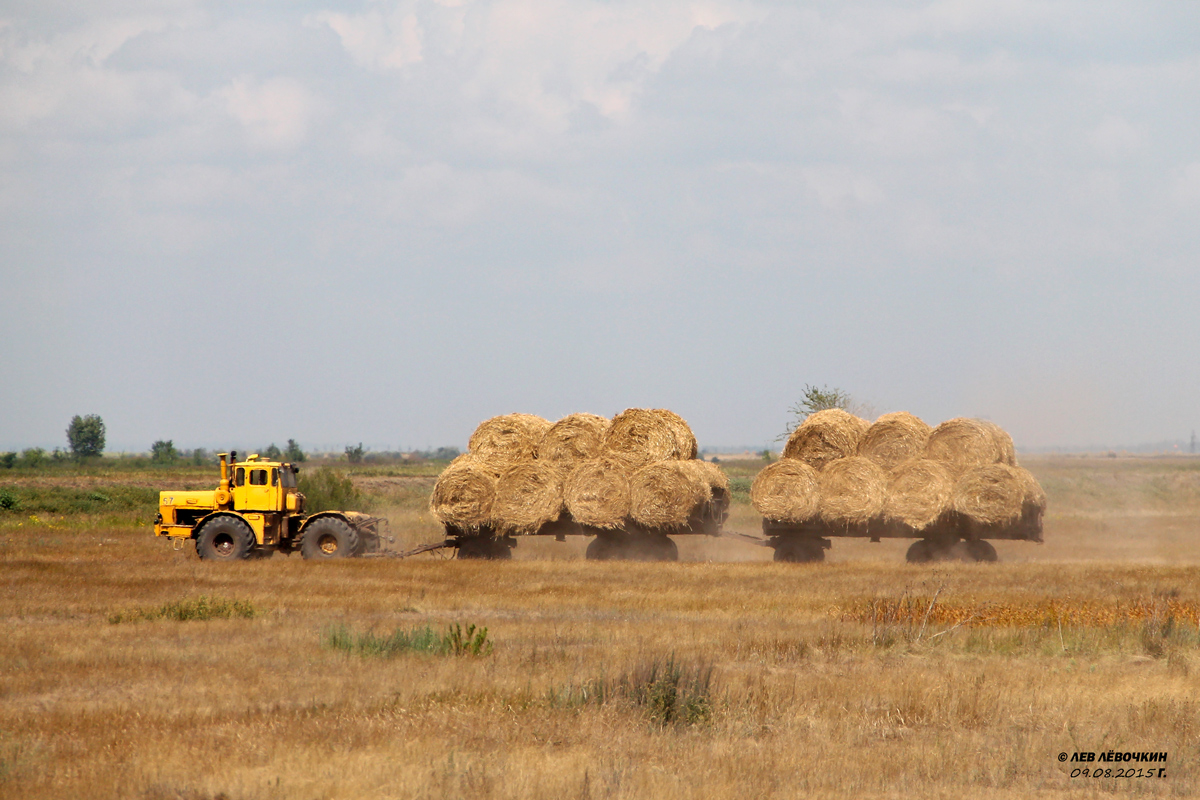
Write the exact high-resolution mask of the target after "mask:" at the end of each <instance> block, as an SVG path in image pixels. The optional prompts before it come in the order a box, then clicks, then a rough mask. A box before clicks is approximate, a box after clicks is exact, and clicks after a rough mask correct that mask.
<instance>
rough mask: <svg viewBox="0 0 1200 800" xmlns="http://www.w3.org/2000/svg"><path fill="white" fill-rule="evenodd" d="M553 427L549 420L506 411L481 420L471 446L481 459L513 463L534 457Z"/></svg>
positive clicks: (470, 448) (507, 463) (499, 462)
mask: <svg viewBox="0 0 1200 800" xmlns="http://www.w3.org/2000/svg"><path fill="white" fill-rule="evenodd" d="M549 428H550V422H549V421H547V420H544V419H542V418H541V417H538V416H534V415H533V414H502V415H501V416H498V417H492V418H491V419H488V420H484V421H483V422H481V423H479V427H478V428H476V429H475V432H474V433H472V434H471V439H470V440H469V441H468V442H467V448H468V449H469V450H470V452H472V453H474V454H475V455H477V456H480V457H481V458H486V459H487V460H489V461H492V462H494V463H496V464H502V465H505V466H512V465H514V464H519V463H521V462H524V461H530V460H532V459H533V456H534V453H535V452H536V451H537V446H538V443H539V442H541V440H542V437H543V436H544V435H545V434H546V431H547V430H549Z"/></svg>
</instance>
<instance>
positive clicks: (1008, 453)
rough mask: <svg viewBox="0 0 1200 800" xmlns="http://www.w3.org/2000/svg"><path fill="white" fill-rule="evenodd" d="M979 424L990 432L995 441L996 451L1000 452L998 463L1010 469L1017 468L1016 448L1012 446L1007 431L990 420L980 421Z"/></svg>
mask: <svg viewBox="0 0 1200 800" xmlns="http://www.w3.org/2000/svg"><path fill="white" fill-rule="evenodd" d="M980 422H982V423H983V424H984V425H985V426H986V427H987V429H988V430H990V431H991V432H992V438H993V439H995V440H996V449H997V450H999V452H1000V463H1001V464H1008V465H1009V466H1010V467H1015V466H1017V448H1016V447H1015V446H1014V445H1013V440H1012V437H1011V436H1009V435H1008V431H1006V430H1004V428H1001V427H1000V426H999V425H997V424H996V423H994V422H992V421H991V420H986V419H981V420H980Z"/></svg>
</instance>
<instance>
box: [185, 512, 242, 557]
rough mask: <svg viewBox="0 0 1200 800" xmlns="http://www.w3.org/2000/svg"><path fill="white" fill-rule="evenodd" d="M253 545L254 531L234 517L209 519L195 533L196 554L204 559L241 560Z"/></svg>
mask: <svg viewBox="0 0 1200 800" xmlns="http://www.w3.org/2000/svg"><path fill="white" fill-rule="evenodd" d="M254 545H255V541H254V531H252V530H250V526H249V525H247V524H246V523H245V522H243V521H242V520H240V519H238V518H236V517H217V518H216V519H210V520H209V521H208V522H206V523H204V524H203V525H202V526H200V531H199V533H197V534H196V555H198V556H200V558H201V559H202V560H204V561H243V560H245V559H247V558H249V557H250V553H251V551H252V550H253V548H254Z"/></svg>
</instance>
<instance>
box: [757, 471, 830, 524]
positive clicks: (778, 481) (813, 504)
mask: <svg viewBox="0 0 1200 800" xmlns="http://www.w3.org/2000/svg"><path fill="white" fill-rule="evenodd" d="M820 498H821V495H820V490H819V489H818V487H817V471H816V470H815V469H813V468H812V467H810V466H809V465H808V464H805V463H804V462H803V461H798V460H797V459H794V458H781V459H779V460H778V461H776V462H775V463H773V464H768V465H767V466H765V467H763V469H762V470H760V471H759V473H758V475H757V476H755V478H754V483H753V484H752V485H751V486H750V502H751V503H753V504H754V509H755V510H756V511H757V512H758V513H760V514H762V515H763V516H764V517H766V518H767V519H772V520H777V521H779V522H791V523H795V524H800V523H804V522H808V521H810V520H811V519H812V518H813V517H815V516H816V515H817V510H818V507H819V505H820Z"/></svg>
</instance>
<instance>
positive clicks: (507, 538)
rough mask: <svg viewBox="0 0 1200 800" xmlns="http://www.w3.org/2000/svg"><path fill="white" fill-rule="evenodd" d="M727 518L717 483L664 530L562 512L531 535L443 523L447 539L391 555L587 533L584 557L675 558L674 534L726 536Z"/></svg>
mask: <svg viewBox="0 0 1200 800" xmlns="http://www.w3.org/2000/svg"><path fill="white" fill-rule="evenodd" d="M728 518H729V493H728V492H727V491H725V489H723V488H721V487H719V486H717V487H713V489H712V498H711V499H710V500H708V501H707V502H705V503H703V504H701V505H700V506H698V507H697V508H696V509H695V510H694V511H693V512H692V514H691V516H690V517H689V519H688V521H687V524H686V525H683V526H681V527H678V528H671V529H668V530H662V529H654V528H646V527H644V526H641V525H638V524H637V523H635V522H633V521H632V520H626V521H625V523H624V524H623V525H622V526H621V527H619V528H598V527H594V526H591V525H583V524H581V523H579V522H576V521H575V520H574V519H572V518H571V515H570V513H569V512H566V511H564V512H563V513H562V515H561V516H559V518H558V519H556V520H554V521H553V522H549V523H547V524H545V525H543V526H541V527H540V528H538V529H537V530H536V531H533V532H531V533H523V534H517V533H513V532H508V531H502V530H499V529H497V528H495V527H491V526H482V527H480V528H475V529H466V528H460V527H457V526H454V525H449V524H446V525H444V526H443V527H444V529H445V532H446V536H445V538H444V539H443V540H442V541H441V542H434V543H432V544H427V545H422V546H421V547H418V548H415V549H413V550H409V551H407V552H404V553H397V554H394V555H393V557H397V558H407V557H409V556H413V555H417V554H419V553H428V552H432V551H437V550H444V549H454V550H455V551H456V557H457V558H475V559H477V558H485V559H509V558H512V551H513V548H515V547H516V546H517V544H518V542H519V541H520V540H521V539H523V538H525V537H527V536H553V537H554V538H555V540H557V541H560V542H564V541H566V539H567V537H568V536H590V537H592V541H591V542H589V543H588V546H587V551H586V554H585V557H586V558H587V559H588V560H589V561H678V560H679V548H678V546H677V545H676V544H675V542H674V541H672V539H671V537H672V536H730V535H731V534H730V533H729V532H726V531H724V530H723V528H724V525H725V521H726V520H727V519H728ZM733 536H735V537H738V538H743V537H744V538H747V539H753V540H754V542H755V543H756V544H762V545H766V540H760V539H758V538H757V537H745V536H744V535H743V534H733Z"/></svg>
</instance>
